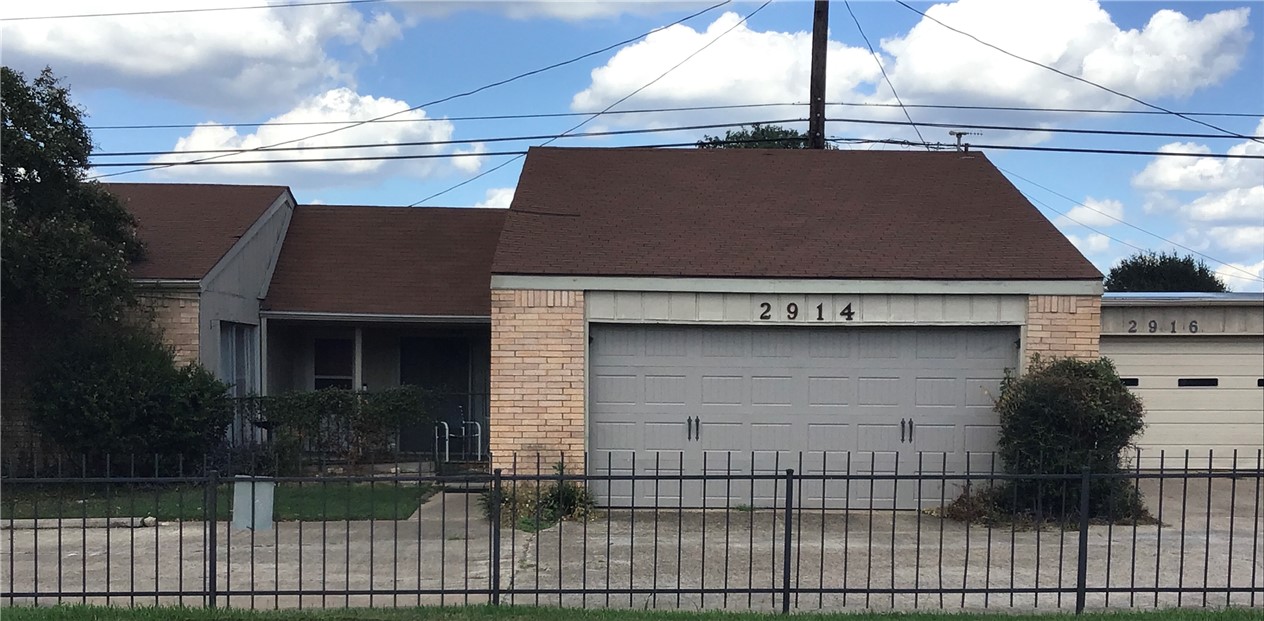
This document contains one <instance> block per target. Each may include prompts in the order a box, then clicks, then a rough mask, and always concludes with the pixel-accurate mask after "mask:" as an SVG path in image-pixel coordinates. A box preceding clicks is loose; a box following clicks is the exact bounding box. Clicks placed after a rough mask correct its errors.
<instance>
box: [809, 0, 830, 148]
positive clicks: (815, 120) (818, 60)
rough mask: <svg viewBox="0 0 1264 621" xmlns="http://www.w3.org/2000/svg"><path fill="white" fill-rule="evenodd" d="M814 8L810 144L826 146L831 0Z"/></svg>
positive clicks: (820, 0) (818, 0)
mask: <svg viewBox="0 0 1264 621" xmlns="http://www.w3.org/2000/svg"><path fill="white" fill-rule="evenodd" d="M814 4H815V5H814V7H813V10H812V81H811V84H810V85H809V90H810V93H809V95H808V146H809V147H810V148H813V149H824V148H825V51H826V49H827V47H828V46H829V0H816V2H815V3H814Z"/></svg>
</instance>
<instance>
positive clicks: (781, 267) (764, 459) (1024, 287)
mask: <svg viewBox="0 0 1264 621" xmlns="http://www.w3.org/2000/svg"><path fill="white" fill-rule="evenodd" d="M788 189H791V190H788ZM491 289H492V312H491V323H492V354H491V420H490V423H491V424H490V444H491V454H492V462H493V464H494V466H495V467H497V468H502V469H504V471H508V470H513V471H519V472H520V471H523V470H524V464H526V466H525V468H526V469H527V470H528V471H529V473H533V472H535V470H542V469H543V468H544V467H545V466H548V467H552V466H554V465H555V464H558V463H562V464H564V467H569V468H573V469H575V470H576V471H579V470H584V471H585V472H587V473H588V474H592V475H597V476H603V475H609V476H617V477H618V478H619V480H613V479H611V480H610V481H609V483H610V484H609V485H608V486H605V487H603V486H602V485H601V484H600V482H596V484H594V485H592V487H591V489H593V490H594V491H595V492H596V493H597V495H598V496H599V500H600V501H601V502H603V503H607V504H611V505H629V504H632V503H636V505H637V506H654V505H659V506H670V507H675V506H684V507H700V506H702V505H703V504H704V503H705V504H706V505H707V506H709V507H716V506H724V505H725V504H728V505H730V506H735V505H741V504H746V505H754V506H770V505H775V504H780V503H781V502H782V495H783V494H784V491H785V486H784V484H782V483H780V482H779V481H777V480H775V478H774V477H776V476H778V475H780V474H782V473H784V471H785V470H786V469H787V468H793V469H794V470H795V471H796V472H797V473H801V474H803V475H805V476H808V475H819V474H821V473H823V472H828V473H829V474H830V475H832V478H833V481H832V482H831V484H830V485H831V487H829V488H828V489H826V488H824V487H823V485H822V484H821V483H820V482H819V481H816V482H814V481H812V480H811V478H808V479H806V480H803V481H802V483H803V485H802V487H799V486H797V485H796V488H795V490H796V497H797V498H798V499H799V500H800V501H802V502H803V503H804V505H805V506H827V507H849V506H850V507H852V508H855V507H868V506H872V507H875V508H882V507H888V508H889V507H897V508H914V507H917V506H918V504H919V500H918V497H919V491H920V496H921V498H922V501H921V504H924V505H938V504H940V493H941V490H940V489H939V487H936V485H938V482H937V481H936V480H934V478H933V477H927V478H926V479H925V480H923V481H921V485H922V488H921V489H920V490H919V489H918V483H917V482H916V481H914V480H911V479H904V480H901V481H899V482H898V483H897V482H896V481H895V480H894V479H886V480H883V481H877V480H876V479H868V480H866V479H864V478H863V477H861V478H858V479H854V480H853V482H852V484H851V485H850V487H847V485H846V484H844V479H845V478H846V477H845V476H843V475H846V474H848V473H851V474H855V475H865V474H866V473H869V472H871V471H873V472H877V473H883V474H885V473H898V474H900V475H911V474H914V473H916V472H919V471H920V472H925V473H931V474H936V475H937V474H939V473H940V472H941V471H943V470H947V471H949V472H948V473H949V474H950V475H956V474H957V473H964V472H965V471H966V470H967V469H970V470H971V471H972V472H975V473H978V472H985V471H987V470H989V469H990V468H992V467H993V457H992V451H993V450H994V448H995V442H996V424H997V419H996V417H995V414H994V413H993V412H992V400H993V396H994V395H995V394H996V392H997V389H998V387H999V384H1000V382H1001V380H1002V378H1003V377H1004V376H1005V373H1006V371H1007V370H1014V371H1020V370H1021V366H1022V365H1023V364H1024V363H1025V361H1026V360H1028V359H1029V357H1030V356H1032V355H1034V354H1040V355H1042V356H1076V357H1087V358H1094V357H1097V356H1098V353H1099V334H1100V331H1101V293H1102V276H1101V273H1100V272H1099V271H1098V270H1097V269H1096V268H1095V267H1093V265H1092V263H1090V262H1089V261H1088V260H1087V259H1085V258H1084V256H1083V255H1081V254H1080V253H1079V251H1078V250H1076V248H1075V246H1074V245H1072V244H1071V243H1070V242H1069V241H1067V239H1066V237H1064V236H1063V235H1062V234H1061V233H1059V232H1058V230H1057V229H1056V228H1055V227H1054V226H1053V225H1052V223H1050V222H1049V220H1048V219H1046V218H1045V217H1044V216H1043V215H1041V213H1040V212H1039V211H1038V210H1037V209H1036V208H1035V207H1034V206H1033V205H1031V204H1030V203H1029V202H1028V201H1027V200H1026V198H1025V197H1024V196H1023V195H1022V193H1020V192H1019V191H1018V190H1017V189H1016V188H1014V186H1013V185H1012V184H1010V183H1009V181H1008V180H1007V179H1006V178H1005V176H1004V175H1002V174H1001V173H1000V171H999V170H997V169H996V167H995V166H994V165H993V164H992V163H991V162H989V161H988V160H987V158H986V156H984V155H982V154H978V153H965V152H961V153H947V152H945V153H915V152H905V151H898V152H897V151H889V152H878V151H848V150H838V151H817V150H797V149H777V150H762V149H714V150H698V149H688V150H672V149H557V148H542V149H532V150H531V151H530V153H528V155H527V158H526V163H525V164H524V166H523V171H522V176H521V178H520V179H519V183H518V186H517V192H516V193H515V195H514V200H513V203H512V205H511V206H510V208H509V212H508V214H507V215H506V219H505V225H504V228H503V229H502V231H501V235H500V239H499V241H498V244H497V248H496V256H495V258H494V260H493V262H492V278H491ZM524 456H525V458H524ZM537 459H538V461H537ZM919 459H920V460H921V463H920V464H919V463H918V461H919ZM535 464H540V466H538V467H537V466H535ZM996 465H997V466H999V464H996ZM703 473H705V474H707V475H709V477H708V478H707V482H706V484H705V485H704V483H703V478H702V476H701V475H702V474H703ZM632 476H635V477H637V480H636V481H635V484H634V483H632V482H631V481H629V480H628V478H630V477H632ZM952 478H953V476H948V477H945V478H944V480H952ZM752 479H753V480H752ZM860 482H863V483H860ZM870 482H873V485H872V487H871V486H870V484H869V483H870ZM835 484H837V485H838V486H837V487H833V486H834V485H835ZM942 492H943V493H944V495H945V496H947V499H949V500H951V499H952V498H953V497H955V495H956V490H955V489H947V490H942Z"/></svg>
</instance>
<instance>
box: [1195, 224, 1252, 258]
mask: <svg viewBox="0 0 1264 621" xmlns="http://www.w3.org/2000/svg"><path fill="white" fill-rule="evenodd" d="M1207 235H1208V237H1210V238H1211V239H1212V240H1214V241H1215V244H1216V245H1217V246H1219V247H1220V248H1223V249H1225V250H1228V251H1230V252H1233V253H1235V254H1236V253H1239V252H1242V253H1251V254H1256V255H1258V254H1260V253H1264V226H1217V227H1212V228H1211V229H1210V230H1208V231H1207Z"/></svg>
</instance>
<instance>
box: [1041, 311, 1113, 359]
mask: <svg viewBox="0 0 1264 621" xmlns="http://www.w3.org/2000/svg"><path fill="white" fill-rule="evenodd" d="M1023 330H1024V339H1023V341H1024V343H1026V346H1027V349H1026V351H1027V356H1028V357H1029V358H1030V357H1031V355H1032V354H1039V355H1040V356H1042V357H1059V358H1096V357H1098V356H1099V355H1100V350H1099V348H1098V344H1099V341H1100V337H1101V333H1102V298H1101V297H1100V296H1095V295H1033V296H1029V297H1028V298H1027V325H1026V327H1024V329H1023Z"/></svg>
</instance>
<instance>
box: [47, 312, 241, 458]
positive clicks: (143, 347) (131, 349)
mask: <svg viewBox="0 0 1264 621" xmlns="http://www.w3.org/2000/svg"><path fill="white" fill-rule="evenodd" d="M31 397H32V399H31V401H32V404H31V405H32V413H33V414H34V416H33V418H34V420H33V422H34V424H35V426H36V428H37V429H38V430H39V431H40V432H41V433H42V434H43V435H44V437H46V438H48V439H50V440H52V441H53V442H54V443H55V444H56V445H57V446H58V448H60V449H61V450H63V451H67V452H69V453H71V454H72V455H80V454H83V455H92V456H96V457H97V458H98V460H102V459H104V456H105V455H107V454H110V455H113V456H114V458H115V459H123V458H125V456H132V455H135V456H144V459H143V460H141V461H143V462H145V463H148V462H149V461H151V460H152V456H153V455H165V456H171V457H175V456H183V458H184V459H185V461H186V462H188V463H190V464H197V463H199V462H200V461H201V459H202V458H203V457H204V456H205V455H207V453H208V452H209V451H211V450H212V449H213V448H215V447H216V446H217V445H219V444H220V442H221V441H222V440H223V438H224V432H225V430H226V429H227V427H228V424H229V423H230V422H231V421H232V416H233V409H232V403H231V401H230V399H229V398H228V386H227V385H226V384H224V383H223V382H221V381H219V380H218V379H216V378H215V377H214V376H213V375H212V374H211V373H210V372H209V371H207V370H206V369H205V368H203V367H202V366H200V365H198V364H189V365H184V366H177V364H176V361H175V352H174V351H173V350H172V349H171V348H170V347H168V346H167V345H165V344H163V343H162V341H161V340H160V339H159V337H158V335H157V334H155V333H154V332H153V331H151V330H149V329H147V328H144V327H138V326H130V325H109V326H95V327H92V328H89V329H86V330H84V331H83V332H80V333H77V334H75V335H74V336H73V337H66V338H62V339H58V340H55V341H53V342H50V343H48V344H47V348H46V349H45V356H44V360H43V362H42V364H41V366H40V370H39V372H38V373H36V376H35V378H34V380H33V382H32V386H31ZM138 463H139V462H138Z"/></svg>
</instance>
